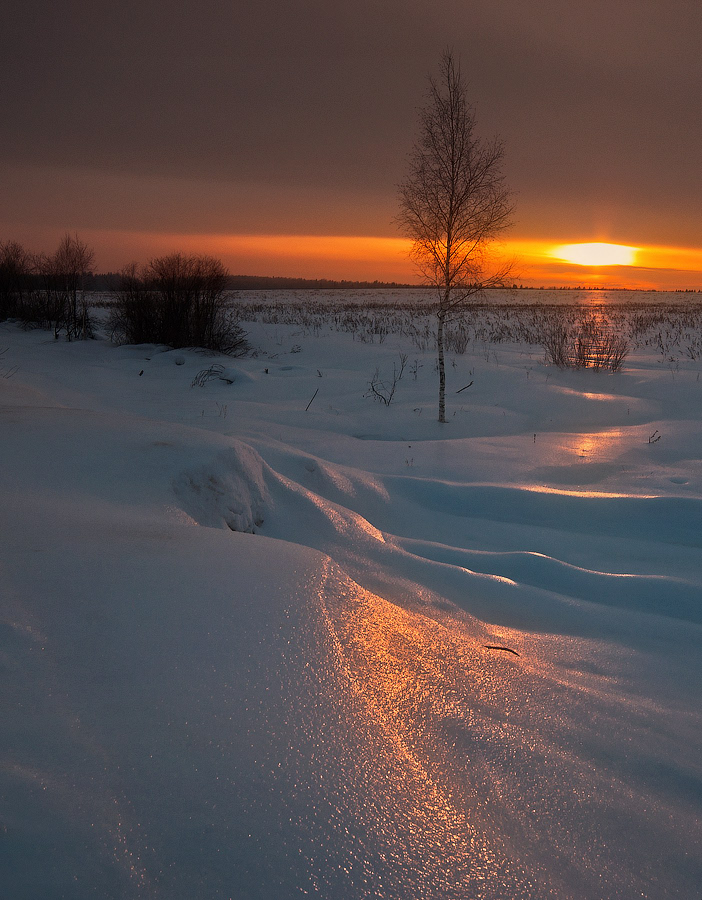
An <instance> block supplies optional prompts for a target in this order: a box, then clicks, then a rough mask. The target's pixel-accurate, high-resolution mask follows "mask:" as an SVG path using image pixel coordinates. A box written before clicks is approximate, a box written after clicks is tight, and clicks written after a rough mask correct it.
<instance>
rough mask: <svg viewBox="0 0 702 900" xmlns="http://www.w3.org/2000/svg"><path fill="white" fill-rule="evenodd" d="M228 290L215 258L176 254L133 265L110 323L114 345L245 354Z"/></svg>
mask: <svg viewBox="0 0 702 900" xmlns="http://www.w3.org/2000/svg"><path fill="white" fill-rule="evenodd" d="M226 284H227V271H226V269H225V268H224V266H223V265H222V263H221V262H220V260H218V259H215V258H214V257H211V256H185V255H183V254H181V253H173V254H171V255H170V256H162V257H157V258H155V259H152V260H150V261H149V262H148V263H147V264H146V265H145V266H143V267H141V268H140V267H138V266H136V265H131V266H129V267H127V268H126V269H125V270H124V271H123V272H122V275H121V281H120V288H119V291H118V300H117V304H116V307H115V310H114V313H113V315H112V317H111V320H110V326H111V330H112V336H113V339H114V340H116V341H118V342H120V343H130V344H131V343H156V344H167V345H168V346H169V347H203V348H205V349H207V350H215V351H217V352H220V353H227V354H230V355H237V354H241V353H244V352H246V350H247V349H248V344H247V342H246V335H245V333H244V331H243V330H242V329H241V327H240V326H239V323H238V320H237V318H236V315H235V314H234V311H233V310H232V309H230V308H229V305H228V302H227V295H226Z"/></svg>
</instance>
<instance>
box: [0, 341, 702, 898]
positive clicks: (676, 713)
mask: <svg viewBox="0 0 702 900" xmlns="http://www.w3.org/2000/svg"><path fill="white" fill-rule="evenodd" d="M246 328H247V329H248V331H249V333H250V340H251V341H252V343H253V344H254V345H255V346H257V347H258V348H259V350H260V351H261V353H260V355H259V356H257V357H255V358H246V359H238V360H226V359H224V360H219V362H221V363H222V364H223V365H225V366H226V367H227V380H221V379H211V380H209V381H207V383H206V384H205V385H204V386H202V387H198V386H195V387H192V386H191V382H192V380H193V378H194V377H195V375H196V374H197V373H198V372H199V371H200V370H202V369H203V368H206V367H207V366H209V365H211V364H212V363H213V362H216V361H217V359H213V358H212V357H205V356H203V355H202V354H201V353H198V352H196V351H178V353H177V354H174V353H173V352H168V351H165V350H164V349H163V348H157V347H153V346H140V347H114V346H112V345H111V344H109V343H108V342H107V341H104V340H98V341H93V342H88V343H71V344H69V343H66V342H64V341H58V342H55V341H53V340H52V339H51V338H50V336H49V335H47V334H46V333H45V332H38V331H35V332H23V331H21V330H20V329H19V328H17V327H16V326H15V325H13V324H10V323H5V324H2V325H0V349H2V350H4V354H3V358H2V359H1V360H0V376H2V375H3V374H5V373H10V377H6V378H5V377H0V459H1V461H2V466H1V467H0V487H1V491H2V493H1V497H2V500H1V513H2V514H1V515H0V601H1V605H0V692H1V696H2V730H1V737H0V741H1V743H0V796H1V797H2V802H1V805H0V896H2V897H3V898H5V897H6V898H8V900H9V898H12V900H30V898H31V900H35V898H36V900H39V898H41V900H51V898H62V897H65V898H70V900H74V898H75V900H82V898H131V897H145V898H167V900H171V898H173V900H180V898H182V900H186V898H187V900H193V898H207V900H210V898H237V900H254V898H257V900H258V898H261V900H263V898H265V900H287V898H298V897H300V896H305V895H313V896H314V895H316V896H320V897H322V898H333V900H356V898H383V900H384V898H387V900H390V898H396V900H415V898H416V900H420V898H421V900H433V898H436V900H439V898H441V900H454V898H455V900H459V898H460V900H472V898H476V900H477V898H490V900H497V898H502V900H525V898H558V900H568V898H572V900H610V898H622V900H633V898H640V897H645V898H652V900H654V898H655V900H659V898H693V900H694V898H699V897H700V896H702V826H701V822H700V816H701V810H702V760H701V751H700V747H702V728H701V724H702V722H701V718H702V717H701V715H700V697H701V696H702V692H701V688H702V684H701V680H702V665H701V663H702V627H701V624H702V600H701V597H702V553H701V550H700V545H701V542H702V462H701V460H702V425H701V424H700V423H701V421H702V382H701V381H700V378H699V373H700V369H701V368H702V365H701V363H700V360H699V359H698V360H693V359H690V360H687V361H684V360H683V361H681V362H680V363H679V365H677V367H675V368H673V367H671V366H670V365H666V362H665V360H663V359H662V358H661V356H660V354H658V355H657V354H656V352H655V350H653V349H645V350H640V351H637V352H635V353H634V354H633V355H632V356H631V357H630V358H629V359H628V360H627V363H626V365H625V370H624V371H623V372H621V373H619V374H614V375H613V374H609V373H604V372H591V371H576V372H573V371H570V372H567V371H559V370H556V369H553V368H551V367H546V366H545V365H544V364H543V354H542V352H541V351H540V350H539V349H538V348H534V347H527V346H518V345H513V344H501V345H499V346H497V347H494V346H493V347H488V348H487V349H486V348H484V347H480V346H478V345H475V344H474V345H471V346H469V348H468V352H467V353H466V354H465V355H462V356H456V357H455V358H454V357H452V356H450V355H449V368H448V379H449V385H448V399H449V408H448V414H449V418H450V422H449V423H448V424H447V425H444V426H441V425H439V423H438V422H436V421H435V420H436V396H435V395H436V388H437V384H436V382H437V377H436V372H435V371H434V365H433V354H432V353H431V352H430V351H427V352H426V353H423V352H420V351H419V350H417V349H416V348H415V347H413V346H412V344H411V343H410V342H409V341H408V340H404V339H401V338H398V337H393V336H392V335H391V336H389V337H388V338H387V340H385V341H384V342H383V343H382V344H379V343H367V342H366V343H364V342H359V341H358V340H354V339H353V336H352V335H351V334H347V333H335V332H331V331H329V330H325V329H317V330H316V331H315V332H314V333H311V332H309V333H308V332H304V331H303V332H300V330H299V329H296V328H295V327H294V326H281V325H275V326H273V325H263V324H258V323H246ZM292 351H294V352H292ZM400 352H406V353H408V355H409V360H408V368H407V369H406V370H405V373H404V375H403V378H402V380H401V381H400V382H399V384H398V387H397V391H396V394H395V397H394V399H393V402H392V404H391V405H390V406H388V407H386V406H384V405H383V404H382V403H378V402H374V401H373V399H372V398H369V397H364V394H365V393H366V391H367V390H368V382H369V381H370V380H371V378H372V377H373V373H374V371H375V369H376V367H378V368H379V370H380V374H381V376H382V377H388V376H389V375H391V374H392V368H393V363H396V364H398V360H399V357H398V354H399V353H400ZM176 355H178V356H180V357H183V358H184V359H185V364H184V365H176V364H175V356H176ZM415 361H416V363H418V365H416V366H415V367H414V373H413V372H412V371H410V368H409V366H411V365H412V364H414V363H415ZM15 366H18V367H19V368H18V369H17V370H16V371H15V370H14V367H15ZM142 371H143V374H140V372H142ZM471 380H472V381H473V385H472V386H471V387H470V388H468V389H466V390H464V391H462V392H461V393H460V394H456V393H455V392H456V391H457V390H458V389H459V388H460V387H463V385H465V384H467V383H468V382H470V381H471ZM229 381H231V382H232V383H228V382H229ZM317 389H318V393H317V395H316V396H315V397H314V400H313V401H312V403H311V404H310V406H309V409H306V407H307V406H308V403H309V401H310V398H312V397H313V395H314V392H315V391H316V390H317ZM654 434H660V436H661V437H660V440H653V441H650V438H651V436H652V435H654ZM486 645H489V646H499V647H507V648H510V649H511V650H514V651H516V653H510V652H508V651H505V650H491V649H487V648H486ZM517 654H519V655H517Z"/></svg>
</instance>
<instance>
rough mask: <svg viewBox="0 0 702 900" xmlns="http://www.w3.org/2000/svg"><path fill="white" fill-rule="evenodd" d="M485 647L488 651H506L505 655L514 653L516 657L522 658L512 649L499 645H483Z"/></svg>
mask: <svg viewBox="0 0 702 900" xmlns="http://www.w3.org/2000/svg"><path fill="white" fill-rule="evenodd" d="M483 647H484V648H485V649H486V650H504V652H505V653H514V655H515V656H520V654H519V653H517V651H516V650H513V649H512V648H511V647H500V646H498V645H497V644H483Z"/></svg>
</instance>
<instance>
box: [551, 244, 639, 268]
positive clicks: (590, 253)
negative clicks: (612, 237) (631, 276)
mask: <svg viewBox="0 0 702 900" xmlns="http://www.w3.org/2000/svg"><path fill="white" fill-rule="evenodd" d="M638 250H639V248H638V247H627V246H625V245H624V244H602V243H592V244H561V245H560V246H559V247H554V248H553V250H551V252H550V254H549V255H550V256H553V257H554V258H555V259H563V260H565V261H566V262H569V263H574V264H575V265H578V266H633V265H634V263H635V261H636V254H637V252H638Z"/></svg>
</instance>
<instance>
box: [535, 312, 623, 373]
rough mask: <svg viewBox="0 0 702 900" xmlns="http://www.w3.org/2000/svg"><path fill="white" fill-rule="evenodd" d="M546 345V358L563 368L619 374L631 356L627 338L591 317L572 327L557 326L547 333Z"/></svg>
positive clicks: (544, 343)
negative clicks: (607, 370)
mask: <svg viewBox="0 0 702 900" xmlns="http://www.w3.org/2000/svg"><path fill="white" fill-rule="evenodd" d="M542 342H543V346H544V348H545V350H546V359H547V360H548V361H549V362H550V363H552V364H553V365H556V366H560V367H561V368H571V369H586V368H592V369H609V370H611V371H612V372H618V371H619V369H621V367H622V364H623V362H624V360H625V359H626V357H627V355H628V353H629V344H628V342H627V340H626V338H624V337H622V336H621V335H619V334H614V333H612V332H611V331H609V330H608V328H607V327H606V325H605V324H603V323H601V322H598V321H596V320H595V319H591V318H585V319H583V320H582V321H581V322H579V323H578V324H577V325H575V326H570V327H569V326H568V325H566V324H565V323H563V322H556V323H553V324H551V325H550V327H549V328H548V329H547V330H546V331H545V332H544V336H543V339H542Z"/></svg>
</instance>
